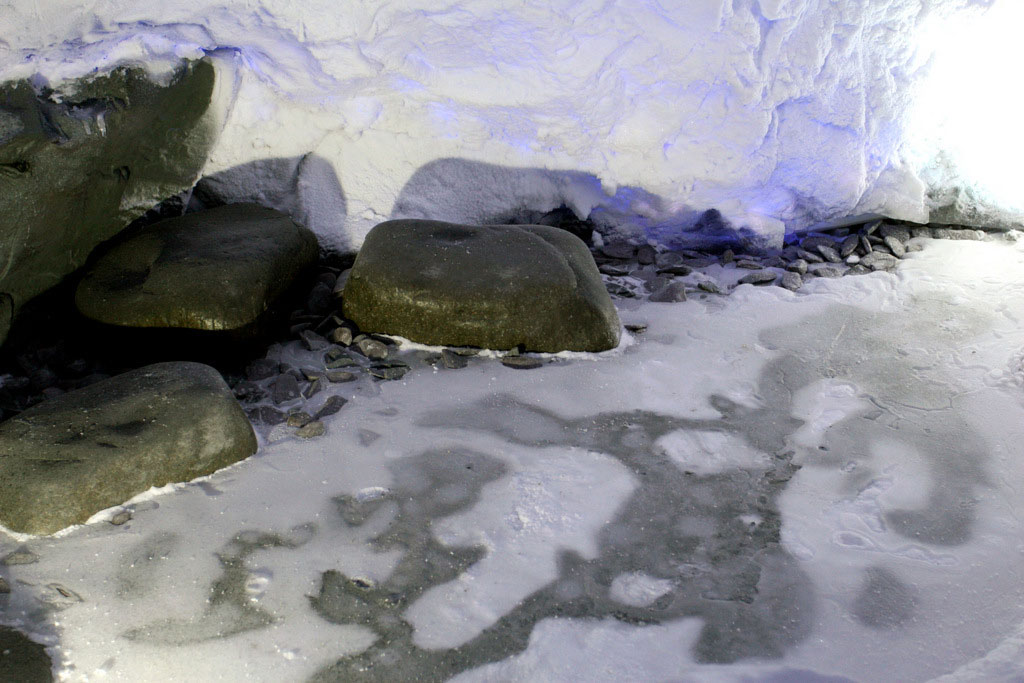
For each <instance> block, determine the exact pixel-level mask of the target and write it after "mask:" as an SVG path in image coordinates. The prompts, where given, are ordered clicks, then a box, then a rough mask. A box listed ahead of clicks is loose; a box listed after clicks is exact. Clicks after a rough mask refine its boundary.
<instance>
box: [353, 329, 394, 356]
mask: <svg viewBox="0 0 1024 683" xmlns="http://www.w3.org/2000/svg"><path fill="white" fill-rule="evenodd" d="M352 348H354V349H355V350H356V351H358V352H359V353H361V354H363V355H364V356H366V357H367V358H369V359H370V360H384V359H385V358H387V357H388V347H387V344H385V343H384V342H382V341H380V340H378V339H374V338H373V337H367V336H364V335H360V336H359V337H356V338H355V339H354V340H353V342H352Z"/></svg>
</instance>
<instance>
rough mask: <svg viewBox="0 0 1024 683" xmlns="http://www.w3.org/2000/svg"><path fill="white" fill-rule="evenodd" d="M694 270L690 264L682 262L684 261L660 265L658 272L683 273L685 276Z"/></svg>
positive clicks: (668, 273)
mask: <svg viewBox="0 0 1024 683" xmlns="http://www.w3.org/2000/svg"><path fill="white" fill-rule="evenodd" d="M692 272H693V268H691V267H690V266H687V265H685V264H682V263H676V264H674V265H668V266H659V267H658V274H659V275H681V276H684V277H685V276H687V275H689V274H690V273H692Z"/></svg>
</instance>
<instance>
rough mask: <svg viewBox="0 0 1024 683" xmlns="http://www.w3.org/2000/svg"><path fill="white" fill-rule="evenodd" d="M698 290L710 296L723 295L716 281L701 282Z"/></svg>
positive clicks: (698, 284)
mask: <svg viewBox="0 0 1024 683" xmlns="http://www.w3.org/2000/svg"><path fill="white" fill-rule="evenodd" d="M697 289H699V290H701V291H702V292H707V293H708V294H721V293H722V288H721V287H719V286H718V283H717V282H715V281H714V280H701V281H700V282H698V283H697Z"/></svg>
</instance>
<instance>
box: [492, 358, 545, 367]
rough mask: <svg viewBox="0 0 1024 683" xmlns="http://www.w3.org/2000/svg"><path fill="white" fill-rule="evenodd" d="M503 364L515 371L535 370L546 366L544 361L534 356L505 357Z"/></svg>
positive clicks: (502, 360)
mask: <svg viewBox="0 0 1024 683" xmlns="http://www.w3.org/2000/svg"><path fill="white" fill-rule="evenodd" d="M501 364H502V365H504V366H505V367H506V368H512V369H514V370H533V369H535V368H539V367H540V366H542V365H544V361H543V360H541V359H540V358H534V357H533V356H504V357H502V359H501Z"/></svg>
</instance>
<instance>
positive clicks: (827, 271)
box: [811, 266, 843, 277]
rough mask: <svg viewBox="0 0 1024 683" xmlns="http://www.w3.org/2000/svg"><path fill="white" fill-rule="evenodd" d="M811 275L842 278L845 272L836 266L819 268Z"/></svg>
mask: <svg viewBox="0 0 1024 683" xmlns="http://www.w3.org/2000/svg"><path fill="white" fill-rule="evenodd" d="M811 274H812V275H814V276H815V277H842V275H843V271H842V269H840V268H836V267H835V266H818V267H817V268H815V269H813V270H812V271H811Z"/></svg>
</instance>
